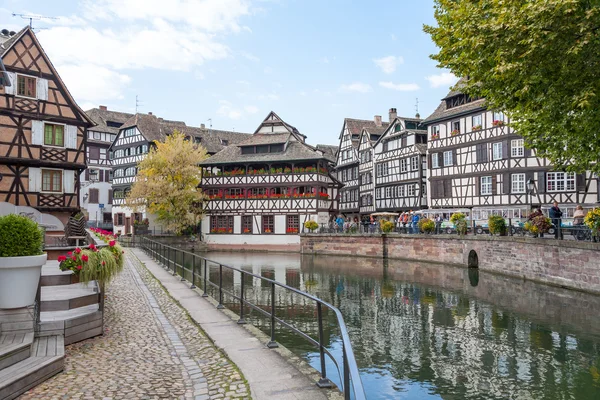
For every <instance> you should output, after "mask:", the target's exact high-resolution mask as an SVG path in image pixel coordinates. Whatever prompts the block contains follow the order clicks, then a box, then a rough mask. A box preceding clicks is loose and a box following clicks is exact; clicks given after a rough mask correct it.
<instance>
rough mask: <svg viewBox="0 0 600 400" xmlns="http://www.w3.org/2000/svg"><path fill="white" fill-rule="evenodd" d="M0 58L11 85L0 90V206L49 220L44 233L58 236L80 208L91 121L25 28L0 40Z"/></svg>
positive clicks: (32, 33) (31, 32)
mask: <svg viewBox="0 0 600 400" xmlns="http://www.w3.org/2000/svg"><path fill="white" fill-rule="evenodd" d="M0 56H1V58H2V63H3V64H4V66H5V69H6V73H5V74H3V75H5V76H6V77H7V78H8V80H9V81H10V86H9V85H4V86H2V87H1V88H0V203H2V202H5V203H10V204H11V205H14V206H17V207H23V206H24V207H30V209H31V210H32V212H31V213H29V214H30V215H31V216H32V217H33V218H37V217H39V216H40V215H45V214H50V215H53V216H54V217H56V218H55V219H54V220H55V221H57V223H56V224H54V225H53V226H47V227H46V228H47V230H54V231H62V230H64V223H65V222H66V221H67V220H68V217H69V215H70V214H71V213H74V212H77V211H79V208H80V202H79V175H80V173H81V172H82V171H83V170H84V169H85V168H86V159H85V154H86V141H87V129H88V128H89V127H90V126H92V125H93V122H92V121H91V120H90V119H89V118H88V116H87V115H86V114H85V113H84V112H83V111H82V110H81V109H80V108H79V106H78V105H77V103H76V102H75V100H74V99H73V97H72V96H71V94H70V93H69V91H68V90H67V87H66V86H65V84H64V82H63V81H62V79H61V78H60V76H59V75H58V73H57V71H56V69H55V68H54V66H53V65H52V63H51V61H50V59H49V58H48V55H47V54H46V53H45V52H44V49H43V48H42V46H41V45H40V42H39V41H38V39H37V38H36V36H35V34H34V32H33V30H32V29H31V28H30V27H25V28H24V29H22V30H21V31H19V32H18V33H16V34H13V35H12V36H11V35H8V36H7V35H4V34H2V35H0ZM22 212H26V211H22ZM59 225H60V226H59Z"/></svg>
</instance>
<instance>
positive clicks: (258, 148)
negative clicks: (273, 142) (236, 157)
mask: <svg viewBox="0 0 600 400" xmlns="http://www.w3.org/2000/svg"><path fill="white" fill-rule="evenodd" d="M256 152H257V153H268V152H269V145H268V144H265V145H261V146H256Z"/></svg>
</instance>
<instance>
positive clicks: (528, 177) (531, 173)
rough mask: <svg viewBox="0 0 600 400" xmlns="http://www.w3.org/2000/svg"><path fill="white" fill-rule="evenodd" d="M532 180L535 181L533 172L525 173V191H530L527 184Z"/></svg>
mask: <svg viewBox="0 0 600 400" xmlns="http://www.w3.org/2000/svg"><path fill="white" fill-rule="evenodd" d="M530 179H531V180H535V177H534V175H533V172H531V171H528V172H525V190H526V191H527V190H529V188H528V187H527V182H529V180H530Z"/></svg>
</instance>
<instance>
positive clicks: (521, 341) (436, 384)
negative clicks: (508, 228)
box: [209, 253, 600, 399]
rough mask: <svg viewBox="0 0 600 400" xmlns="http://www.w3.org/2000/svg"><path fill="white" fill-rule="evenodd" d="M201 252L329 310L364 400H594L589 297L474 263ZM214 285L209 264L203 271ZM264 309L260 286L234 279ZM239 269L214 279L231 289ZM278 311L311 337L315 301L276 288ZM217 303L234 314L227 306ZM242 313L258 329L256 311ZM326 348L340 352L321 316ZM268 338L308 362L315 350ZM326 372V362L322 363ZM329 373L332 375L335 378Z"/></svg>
mask: <svg viewBox="0 0 600 400" xmlns="http://www.w3.org/2000/svg"><path fill="white" fill-rule="evenodd" d="M209 258H210V259H213V260H216V261H219V262H223V263H225V264H228V265H232V266H235V267H242V268H243V269H244V270H247V271H251V272H253V273H255V274H257V275H260V276H264V277H268V278H270V279H276V280H277V281H279V282H282V283H285V284H287V285H289V286H291V287H294V288H297V289H301V290H306V291H307V292H309V293H312V294H314V295H316V296H318V297H320V298H322V299H324V300H326V301H328V302H330V303H332V304H333V305H335V306H336V307H338V308H339V309H340V310H341V311H342V314H343V315H344V319H345V321H346V324H347V325H348V329H349V333H350V337H351V339H352V344H353V347H354V352H355V356H356V359H357V361H358V364H359V368H361V377H362V379H363V383H364V384H365V388H366V391H367V394H368V398H369V399H395V398H400V396H401V397H402V398H415V399H429V398H456V399H459V398H460V399H462V398H468V399H505V398H523V399H530V398H540V399H600V313H599V312H598V310H600V297H598V296H593V295H589V294H585V293H580V292H575V291H569V290H565V289H560V288H554V287H549V286H545V285H540V284H536V283H533V282H527V281H521V280H516V279H513V278H509V277H503V276H498V275H493V274H489V273H485V272H479V271H477V270H468V269H462V268H454V267H447V266H441V265H432V264H424V263H416V262H407V261H394V260H390V261H389V262H388V263H386V264H384V261H383V260H381V259H375V258H373V259H370V258H357V257H354V258H352V257H339V256H300V255H297V254H267V255H265V254H257V253H209ZM211 279H212V280H213V282H218V268H213V269H212V273H211ZM245 279H246V281H245V282H244V284H245V287H246V292H245V296H246V297H247V298H251V299H252V301H254V302H256V303H258V304H261V305H262V306H263V307H264V309H265V310H269V304H270V296H271V293H270V287H269V285H268V284H267V285H265V284H264V283H263V284H262V285H261V281H260V280H259V279H254V278H252V277H247V278H245ZM240 281H241V277H240V276H239V274H237V273H236V274H231V273H230V272H226V273H225V274H224V285H225V286H226V287H229V288H231V287H232V286H235V290H236V291H239V287H240ZM276 303H277V315H278V317H280V318H283V319H285V320H286V321H288V322H289V323H291V324H293V325H294V326H296V327H298V328H299V329H302V330H303V331H305V332H310V333H311V336H312V337H314V338H316V337H317V323H316V318H315V317H316V307H315V306H314V304H313V303H312V302H311V301H307V300H306V299H305V298H303V297H301V296H297V295H293V294H290V293H289V292H284V291H282V290H277V291H276ZM227 305H228V307H230V308H233V309H236V307H237V306H236V304H235V302H234V301H232V300H229V301H228V304H227ZM246 313H250V316H249V319H251V320H252V321H253V323H255V324H258V325H259V326H261V328H262V329H264V330H265V331H268V329H269V322H268V320H267V319H265V318H262V317H261V316H260V315H258V313H256V312H253V313H252V312H250V310H246ZM328 317H329V320H330V324H329V325H328V326H326V329H325V336H326V339H327V346H328V347H329V348H330V349H331V350H332V351H333V352H334V353H336V354H337V355H338V356H340V357H341V351H340V340H339V332H337V328H336V325H335V323H334V316H333V315H332V313H329V315H328ZM277 340H278V341H279V342H280V343H282V344H283V345H285V346H287V347H288V348H290V349H291V350H292V351H294V352H296V353H298V354H300V355H302V356H303V357H305V358H306V359H307V360H308V361H309V362H310V363H311V364H312V365H313V366H315V367H316V368H318V365H319V364H318V354H317V353H316V352H315V349H314V348H312V347H311V346H309V345H308V344H307V343H306V342H305V341H303V340H302V339H301V338H299V337H297V336H295V335H293V334H291V333H290V332H288V331H287V330H284V329H278V331H277ZM328 368H329V371H330V372H329V376H330V377H331V378H332V379H333V378H335V375H334V373H333V371H334V369H333V365H332V364H331V363H329V364H328ZM334 380H335V379H334Z"/></svg>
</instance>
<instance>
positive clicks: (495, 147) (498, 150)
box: [492, 142, 502, 160]
mask: <svg viewBox="0 0 600 400" xmlns="http://www.w3.org/2000/svg"><path fill="white" fill-rule="evenodd" d="M492 160H502V142H496V143H492Z"/></svg>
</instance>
